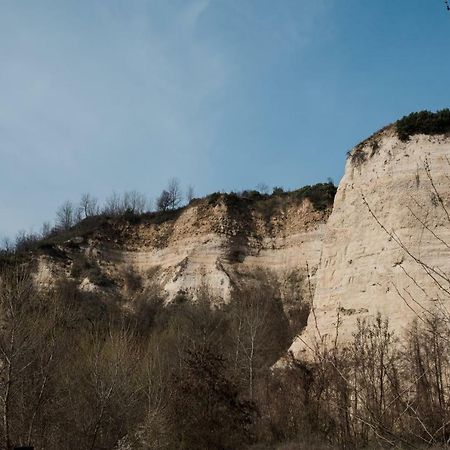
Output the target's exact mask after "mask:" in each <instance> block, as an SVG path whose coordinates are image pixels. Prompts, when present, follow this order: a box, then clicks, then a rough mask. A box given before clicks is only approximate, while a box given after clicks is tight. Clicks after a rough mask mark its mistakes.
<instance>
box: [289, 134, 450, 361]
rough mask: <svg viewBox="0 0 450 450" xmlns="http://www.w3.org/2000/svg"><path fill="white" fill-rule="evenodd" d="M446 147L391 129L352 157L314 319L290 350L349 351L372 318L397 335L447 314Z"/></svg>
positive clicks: (439, 139)
mask: <svg viewBox="0 0 450 450" xmlns="http://www.w3.org/2000/svg"><path fill="white" fill-rule="evenodd" d="M449 176H450V138H449V137H448V136H444V135H437V136H427V135H415V136H411V137H410V139H409V140H408V141H406V142H403V141H401V140H399V138H398V137H397V134H396V130H395V126H390V127H387V128H385V129H383V130H381V131H380V132H379V133H377V134H376V135H374V136H372V137H371V138H370V139H368V140H367V141H365V142H363V143H362V144H360V145H359V146H358V147H356V148H355V149H353V150H352V151H351V152H350V154H349V158H348V160H347V164H346V170H345V175H344V177H343V179H342V181H341V183H340V185H339V188H338V191H337V195H336V198H335V203H334V208H333V212H332V214H331V216H330V218H329V221H328V224H327V230H326V233H325V237H324V243H323V252H322V258H321V262H320V265H319V269H318V273H317V288H316V291H315V295H314V301H313V312H312V314H310V316H309V318H308V324H307V327H306V329H305V330H304V332H303V333H302V335H301V336H300V337H298V338H297V339H296V341H295V342H294V343H293V345H292V347H291V350H292V352H293V353H294V355H295V356H297V357H300V358H301V357H308V355H310V354H311V348H313V347H314V345H315V344H316V343H317V342H325V343H328V345H334V342H335V340H336V336H337V342H338V345H342V344H345V343H346V342H348V341H349V339H350V338H351V336H352V332H353V331H354V330H355V328H356V323H357V321H358V320H360V319H365V318H370V317H374V316H375V315H377V314H378V313H380V314H381V315H382V316H384V317H387V318H388V319H389V321H390V325H391V327H392V328H393V329H394V330H395V331H396V334H397V335H401V334H402V332H403V331H404V329H405V327H407V326H408V325H409V324H410V323H411V321H412V320H414V319H418V320H421V319H423V318H424V316H425V315H427V314H430V313H435V312H437V313H439V312H443V311H446V312H447V314H448V311H450V301H449V300H450V290H449V287H450V286H449V279H448V277H449V275H450V215H449V213H450V178H449Z"/></svg>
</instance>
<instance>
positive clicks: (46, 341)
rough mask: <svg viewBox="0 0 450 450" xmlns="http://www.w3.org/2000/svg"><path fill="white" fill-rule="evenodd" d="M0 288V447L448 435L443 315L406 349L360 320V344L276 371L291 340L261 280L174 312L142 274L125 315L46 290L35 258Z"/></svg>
mask: <svg viewBox="0 0 450 450" xmlns="http://www.w3.org/2000/svg"><path fill="white" fill-rule="evenodd" d="M134 278H136V277H134ZM0 280H1V281H0V317H2V326H1V328H0V362H1V365H0V419H1V420H0V442H1V444H0V445H1V447H2V448H5V449H8V450H9V449H12V448H13V446H15V445H34V446H35V448H36V449H49V450H52V449H61V448H64V449H68V450H70V449H74V450H75V449H76V450H83V449H122V450H125V449H168V450H177V449H179V450H181V449H189V450H197V449H198V450H215V449H217V450H238V449H255V450H256V449H260V450H261V449H275V448H277V449H286V450H287V449H292V450H294V449H305V450H306V449H325V448H332V447H333V448H337V447H339V448H353V449H362V448H366V447H370V448H382V447H386V448H430V447H431V446H436V445H438V444H442V445H445V443H446V442H447V441H448V439H449V436H450V428H449V423H450V392H449V389H450V360H449V357H450V355H449V352H448V339H449V338H450V335H449V331H448V326H447V325H446V324H445V322H443V321H442V320H440V319H439V318H438V317H435V318H434V319H433V320H430V321H428V322H427V323H426V324H424V325H422V326H420V327H419V326H418V325H414V326H413V327H412V328H411V329H410V331H409V335H408V336H409V337H408V339H407V341H406V344H405V346H398V345H396V336H395V335H394V333H393V332H392V331H391V330H390V328H389V324H388V322H387V321H385V320H382V318H381V317H379V318H377V319H376V320H375V321H374V322H360V323H359V326H358V328H357V329H356V330H355V333H354V341H353V342H352V343H351V345H350V346H349V347H348V348H346V349H338V348H337V347H335V346H333V345H332V346H331V347H329V348H328V349H327V348H326V347H325V346H323V345H318V347H317V349H316V351H315V353H314V354H315V362H314V363H311V364H308V365H306V364H301V363H300V362H298V361H297V362H296V361H293V362H292V365H291V366H290V367H288V368H286V369H284V370H279V369H277V370H271V369H270V367H271V365H272V364H273V363H274V362H275V361H276V360H277V359H278V358H279V357H280V355H281V354H282V353H284V351H285V350H286V348H287V346H288V345H289V342H290V341H291V339H292V336H291V334H290V332H289V325H288V323H287V321H286V318H285V316H284V314H283V310H282V307H281V304H280V300H279V297H278V292H277V289H276V285H275V284H274V282H273V280H271V279H270V277H269V276H267V274H265V273H263V272H260V273H258V274H256V275H255V277H254V279H253V280H249V284H248V287H247V288H246V289H243V290H240V291H239V292H238V293H237V295H236V296H235V299H234V300H233V301H232V302H231V303H230V304H229V305H227V306H224V307H222V308H221V309H218V308H214V307H211V303H212V301H213V300H214V299H212V298H211V296H210V295H209V294H208V292H206V291H204V292H202V293H201V294H200V296H199V299H198V301H197V302H195V303H192V302H190V301H188V299H186V298H184V297H183V296H182V295H180V296H179V297H178V298H177V300H176V301H175V302H174V303H173V304H171V305H170V306H166V307H164V306H163V300H164V299H163V296H162V295H161V294H160V293H159V292H158V291H157V290H156V289H147V290H145V291H143V290H142V289H140V288H139V280H137V279H134V280H132V283H131V284H130V288H133V289H135V292H134V295H133V296H132V298H133V302H132V307H131V308H127V309H126V310H125V309H123V308H121V306H120V305H121V301H122V299H120V298H110V297H106V296H104V295H101V294H96V293H83V292H80V291H79V290H78V289H77V286H76V284H75V283H73V282H71V281H68V280H60V281H59V282H58V283H57V285H56V286H55V288H54V289H52V290H51V291H49V292H45V293H43V292H37V291H36V290H35V288H34V285H33V283H32V278H31V275H30V271H29V268H27V267H26V266H25V265H23V264H19V265H16V266H10V267H9V268H7V269H5V268H4V269H3V270H2V272H1V274H0ZM337 332H338V331H337ZM330 342H331V341H330ZM434 448H437V447H434Z"/></svg>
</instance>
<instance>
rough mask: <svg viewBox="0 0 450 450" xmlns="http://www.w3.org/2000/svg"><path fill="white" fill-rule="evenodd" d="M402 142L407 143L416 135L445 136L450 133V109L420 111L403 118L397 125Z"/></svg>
mask: <svg viewBox="0 0 450 450" xmlns="http://www.w3.org/2000/svg"><path fill="white" fill-rule="evenodd" d="M396 128H397V135H398V137H399V139H400V140H402V141H407V140H408V139H409V137H410V136H413V135H415V134H429V135H433V134H444V133H447V132H449V131H450V109H448V108H446V109H442V110H440V111H437V112H435V113H434V112H431V111H419V112H414V113H411V114H409V115H407V116H404V117H402V118H401V119H400V120H398V121H397V123H396Z"/></svg>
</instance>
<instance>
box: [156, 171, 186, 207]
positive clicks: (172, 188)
mask: <svg viewBox="0 0 450 450" xmlns="http://www.w3.org/2000/svg"><path fill="white" fill-rule="evenodd" d="M181 199H182V193H181V188H180V183H179V181H178V180H177V179H176V178H172V179H171V180H170V181H169V184H168V186H167V189H164V190H163V191H162V192H161V195H160V196H159V197H158V200H157V202H156V206H157V209H158V210H159V211H167V210H174V209H176V208H178V207H179V206H180V203H181Z"/></svg>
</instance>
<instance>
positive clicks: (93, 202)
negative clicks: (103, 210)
mask: <svg viewBox="0 0 450 450" xmlns="http://www.w3.org/2000/svg"><path fill="white" fill-rule="evenodd" d="M79 209H80V210H81V213H82V217H83V219H86V218H87V217H92V216H96V215H97V214H98V213H99V207H98V200H97V199H96V198H95V197H93V196H92V195H91V194H87V193H85V194H83V195H82V196H81V200H80V204H79Z"/></svg>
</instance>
